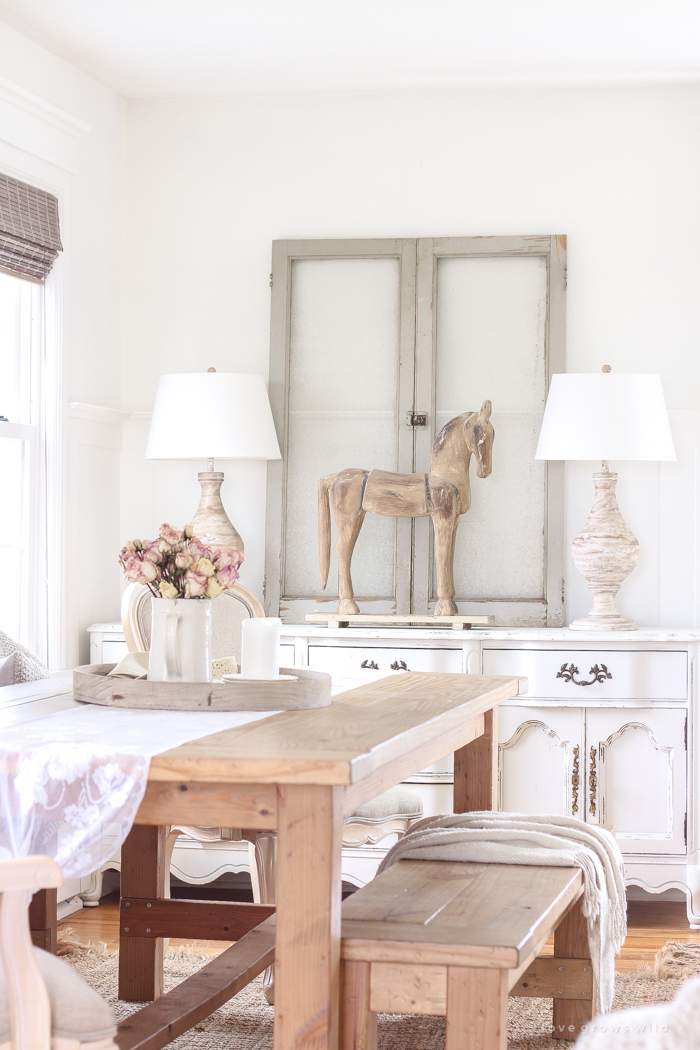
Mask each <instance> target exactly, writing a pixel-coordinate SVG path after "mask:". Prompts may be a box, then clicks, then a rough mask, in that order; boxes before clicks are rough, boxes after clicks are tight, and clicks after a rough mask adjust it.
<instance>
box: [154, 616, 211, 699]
mask: <svg viewBox="0 0 700 1050" xmlns="http://www.w3.org/2000/svg"><path fill="white" fill-rule="evenodd" d="M151 609H152V613H151V615H152V619H151V648H150V650H149V654H148V681H149V682H211V681H212V673H211V602H210V601H208V600H207V599H205V598H151Z"/></svg>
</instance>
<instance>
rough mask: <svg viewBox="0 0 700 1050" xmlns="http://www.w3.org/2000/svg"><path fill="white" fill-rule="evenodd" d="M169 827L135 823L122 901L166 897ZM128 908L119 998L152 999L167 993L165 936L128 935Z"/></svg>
mask: <svg viewBox="0 0 700 1050" xmlns="http://www.w3.org/2000/svg"><path fill="white" fill-rule="evenodd" d="M166 874H167V873H166V870H165V828H164V827H163V826H160V827H158V826H154V825H147V824H134V826H133V828H132V829H131V831H130V832H129V835H128V837H127V840H126V842H125V843H124V845H123V846H122V871H121V890H120V894H121V898H122V900H125V899H129V898H132V899H133V898H134V897H145V898H149V899H151V900H152V899H153V898H154V897H164V896H165V880H166ZM128 925H129V917H128V909H127V908H125V907H123V906H121V905H120V909H119V932H120V937H119V998H120V999H125V1000H126V1001H127V1002H130V1003H143V1002H151V1000H153V999H158V998H160V996H161V995H162V994H163V938H162V937H158V938H153V937H124V936H123V935H122V930H123V929H124V928H125V927H128Z"/></svg>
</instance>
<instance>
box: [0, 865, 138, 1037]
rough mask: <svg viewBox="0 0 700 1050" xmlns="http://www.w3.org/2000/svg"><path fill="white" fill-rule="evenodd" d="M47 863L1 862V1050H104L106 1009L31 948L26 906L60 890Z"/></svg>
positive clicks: (67, 969)
mask: <svg viewBox="0 0 700 1050" xmlns="http://www.w3.org/2000/svg"><path fill="white" fill-rule="evenodd" d="M62 882H63V876H62V873H61V869H60V868H59V866H58V864H56V862H55V861H53V860H51V858H50V857H43V856H32V857H17V858H12V859H9V860H0V1050H109V1048H111V1047H116V1045H117V1044H116V1043H115V1041H114V1037H115V1035H116V1033H117V1026H116V1024H115V1020H114V1015H113V1013H112V1011H111V1009H110V1007H109V1006H108V1004H107V1003H106V1002H105V1001H104V999H102V998H101V997H100V996H99V995H98V994H97V992H96V991H95V990H94V989H93V988H91V987H90V986H89V985H88V984H86V982H85V981H84V980H83V979H82V977H81V976H80V975H79V974H78V973H76V971H75V970H74V969H73V968H72V967H71V966H70V965H69V964H68V963H67V962H64V961H63V960H62V959H58V958H57V957H56V956H55V955H52V954H51V953H50V952H47V951H44V950H43V949H42V948H35V947H34V946H33V945H32V940H31V933H30V930H29V902H30V901H31V898H32V894H33V893H35V892H36V891H37V890H40V889H48V888H50V887H54V886H60V885H61V883H62Z"/></svg>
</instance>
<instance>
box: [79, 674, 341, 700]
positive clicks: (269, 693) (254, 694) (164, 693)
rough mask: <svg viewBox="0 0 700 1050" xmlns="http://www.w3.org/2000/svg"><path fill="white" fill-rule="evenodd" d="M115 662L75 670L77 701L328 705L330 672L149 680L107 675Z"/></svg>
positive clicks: (329, 698)
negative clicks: (276, 678) (281, 677)
mask: <svg viewBox="0 0 700 1050" xmlns="http://www.w3.org/2000/svg"><path fill="white" fill-rule="evenodd" d="M114 667H116V664H85V665H84V666H83V667H76V668H75V670H74V671H73V695H74V696H75V699H76V700H84V701H86V702H87V703H89V704H101V705H102V706H104V707H140V708H147V709H148V710H161V711H293V710H298V709H300V708H305V707H327V706H328V705H329V704H330V702H331V676H330V675H329V674H324V672H323V671H309V670H306V669H305V668H304V669H302V668H300V667H280V672H281V673H282V674H289V675H294V677H295V678H296V681H294V682H289V681H286V682H285V681H282V682H251V681H250V680H248V681H247V682H241V683H238V682H235V683H234V682H149V681H147V680H146V679H144V678H141V679H137V678H108V677H107V676H108V674H109V672H110V671H111V670H112V669H113V668H114Z"/></svg>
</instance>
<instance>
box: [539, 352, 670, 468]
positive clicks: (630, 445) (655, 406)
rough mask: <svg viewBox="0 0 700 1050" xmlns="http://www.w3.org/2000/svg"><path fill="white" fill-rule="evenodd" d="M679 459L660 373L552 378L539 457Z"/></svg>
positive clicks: (608, 373)
mask: <svg viewBox="0 0 700 1050" xmlns="http://www.w3.org/2000/svg"><path fill="white" fill-rule="evenodd" d="M675 458H676V453H675V450H674V447H673V438H672V436H671V427H670V425H669V422H668V413H667V411H666V402H665V400H664V392H663V389H662V387H661V377H660V376H657V375H638V374H630V373H628V374H625V373H614V372H585V373H580V372H579V373H576V372H568V373H565V374H563V375H555V376H552V384H551V386H550V388H549V397H548V398H547V405H546V407H545V410H544V419H543V420H542V429H541V430H540V440H539V442H538V444H537V452H536V453H535V459H585V460H611V459H612V460H624V459H643V460H674V459H675Z"/></svg>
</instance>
